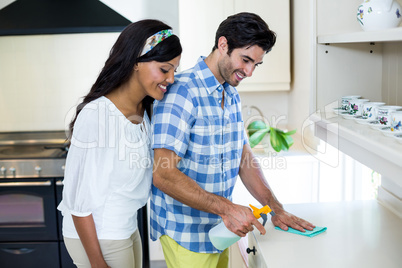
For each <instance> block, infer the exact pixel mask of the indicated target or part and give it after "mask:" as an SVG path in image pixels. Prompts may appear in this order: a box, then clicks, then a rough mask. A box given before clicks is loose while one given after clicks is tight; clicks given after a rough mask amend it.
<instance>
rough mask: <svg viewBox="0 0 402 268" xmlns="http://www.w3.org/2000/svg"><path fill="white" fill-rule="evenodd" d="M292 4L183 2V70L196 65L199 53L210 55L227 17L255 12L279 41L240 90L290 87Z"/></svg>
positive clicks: (271, 1) (270, 0)
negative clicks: (218, 31) (220, 26)
mask: <svg viewBox="0 0 402 268" xmlns="http://www.w3.org/2000/svg"><path fill="white" fill-rule="evenodd" d="M289 5H290V4H289V0H286V1H275V0H249V1H246V0H223V1H214V0H205V1H196V0H191V1H189V0H181V1H179V24H180V39H181V42H182V45H183V55H182V59H181V67H180V68H181V70H185V69H188V68H190V67H192V66H193V65H194V64H195V62H196V60H197V59H198V57H199V56H201V55H203V56H207V55H208V54H209V53H210V52H211V50H212V47H213V45H214V40H215V32H216V30H217V28H218V26H219V24H220V23H221V22H222V21H223V20H224V19H226V18H227V17H228V16H229V15H232V14H235V13H238V12H243V11H247V12H253V13H256V14H258V15H260V16H261V17H262V18H263V19H264V20H265V21H266V22H267V23H268V25H269V27H270V28H271V29H272V30H273V31H275V32H276V34H277V43H276V45H275V47H274V48H273V50H272V51H271V52H270V53H268V54H267V55H266V56H265V57H264V64H262V65H261V66H259V67H257V69H256V70H255V71H254V74H253V76H252V77H251V78H247V79H245V80H244V81H243V82H242V83H241V84H240V85H239V86H238V87H237V89H238V90H239V91H243V92H254V91H284V90H285V91H286V90H289V89H290V16H289V14H290V6H289ZM212 7H213V8H212Z"/></svg>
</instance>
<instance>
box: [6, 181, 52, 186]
mask: <svg viewBox="0 0 402 268" xmlns="http://www.w3.org/2000/svg"><path fill="white" fill-rule="evenodd" d="M51 185H52V182H51V181H33V182H2V183H0V187H22V186H51Z"/></svg>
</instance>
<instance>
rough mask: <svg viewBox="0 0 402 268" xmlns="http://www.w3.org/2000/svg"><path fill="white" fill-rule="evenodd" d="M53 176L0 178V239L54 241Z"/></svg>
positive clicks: (55, 223) (54, 201) (54, 206)
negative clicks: (46, 177) (50, 177)
mask: <svg viewBox="0 0 402 268" xmlns="http://www.w3.org/2000/svg"><path fill="white" fill-rule="evenodd" d="M55 198H56V195H55V185H54V180H53V179H42V178H32V179H1V180H0V241H1V242H15V241H57V218H56V200H55Z"/></svg>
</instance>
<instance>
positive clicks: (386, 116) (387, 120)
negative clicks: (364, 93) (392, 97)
mask: <svg viewBox="0 0 402 268" xmlns="http://www.w3.org/2000/svg"><path fill="white" fill-rule="evenodd" d="M399 110H402V106H394V105H384V106H379V107H378V110H377V114H378V121H379V122H380V125H381V126H387V127H389V126H390V125H391V114H392V113H393V112H395V111H399Z"/></svg>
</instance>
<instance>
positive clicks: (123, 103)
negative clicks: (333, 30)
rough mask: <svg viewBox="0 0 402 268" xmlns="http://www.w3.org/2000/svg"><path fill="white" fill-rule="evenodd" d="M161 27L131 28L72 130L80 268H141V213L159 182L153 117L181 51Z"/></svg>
mask: <svg viewBox="0 0 402 268" xmlns="http://www.w3.org/2000/svg"><path fill="white" fill-rule="evenodd" d="M170 29H171V28H170V27H169V26H168V25H166V24H164V23H162V22H160V21H157V20H142V21H139V22H136V23H132V24H130V25H129V26H127V27H126V28H125V29H124V31H123V32H122V33H121V34H120V36H119V38H118V39H117V41H116V43H115V44H114V46H113V48H112V50H111V52H110V55H109V58H108V59H107V61H106V63H105V66H104V67H103V69H102V71H101V73H100V75H99V77H98V79H97V80H96V82H95V84H94V85H93V86H92V88H91V90H90V92H89V93H88V95H86V96H85V98H84V100H83V102H82V103H81V104H80V105H78V107H77V111H76V115H75V118H74V119H73V121H72V122H71V124H70V139H71V147H70V149H69V153H68V156H67V161H66V170H65V178H64V190H63V200H62V202H61V203H60V205H59V207H58V209H59V210H60V211H61V212H62V214H63V236H64V241H65V244H66V247H67V250H68V252H69V254H70V255H71V257H72V259H73V260H74V263H75V265H77V266H78V267H116V268H121V267H137V268H138V267H142V247H141V240H140V236H139V232H138V230H137V210H138V209H139V208H141V207H142V206H144V205H145V204H146V202H147V200H148V197H149V192H150V186H151V182H152V155H151V150H150V134H151V133H150V120H149V118H150V114H151V105H152V102H153V100H154V99H157V100H161V99H162V98H163V96H164V93H165V92H166V87H167V86H168V84H170V83H173V81H174V71H175V70H176V68H177V67H178V65H179V62H180V55H181V52H182V48H181V45H180V41H179V38H178V37H177V36H176V35H173V34H172V32H171V30H170Z"/></svg>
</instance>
